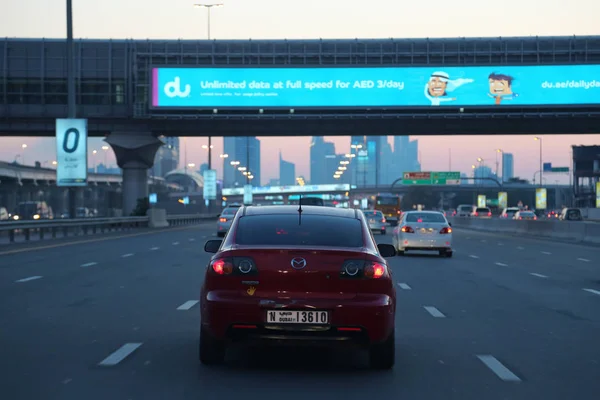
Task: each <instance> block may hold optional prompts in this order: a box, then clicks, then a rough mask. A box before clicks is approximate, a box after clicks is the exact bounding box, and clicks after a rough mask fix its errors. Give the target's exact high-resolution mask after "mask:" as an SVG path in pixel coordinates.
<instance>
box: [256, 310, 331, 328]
mask: <svg viewBox="0 0 600 400" xmlns="http://www.w3.org/2000/svg"><path fill="white" fill-rule="evenodd" d="M267 323H268V324H312V325H328V324H329V312H328V311H296V310H294V311H267Z"/></svg>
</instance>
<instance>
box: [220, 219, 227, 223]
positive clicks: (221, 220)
mask: <svg viewBox="0 0 600 400" xmlns="http://www.w3.org/2000/svg"><path fill="white" fill-rule="evenodd" d="M219 222H227V218H219Z"/></svg>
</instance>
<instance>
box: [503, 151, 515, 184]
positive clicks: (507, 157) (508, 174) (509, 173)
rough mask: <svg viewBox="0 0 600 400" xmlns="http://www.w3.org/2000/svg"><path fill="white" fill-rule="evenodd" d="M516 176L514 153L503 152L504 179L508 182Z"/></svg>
mask: <svg viewBox="0 0 600 400" xmlns="http://www.w3.org/2000/svg"><path fill="white" fill-rule="evenodd" d="M514 177H515V157H514V156H513V154H512V153H502V181H503V182H507V181H509V180H511V179H512V178H514Z"/></svg>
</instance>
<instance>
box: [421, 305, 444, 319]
mask: <svg viewBox="0 0 600 400" xmlns="http://www.w3.org/2000/svg"><path fill="white" fill-rule="evenodd" d="M423 308H424V309H425V310H426V311H427V312H428V313H429V314H431V316H432V317H434V318H446V316H445V315H444V314H442V312H441V311H440V310H438V309H437V308H435V307H433V306H423Z"/></svg>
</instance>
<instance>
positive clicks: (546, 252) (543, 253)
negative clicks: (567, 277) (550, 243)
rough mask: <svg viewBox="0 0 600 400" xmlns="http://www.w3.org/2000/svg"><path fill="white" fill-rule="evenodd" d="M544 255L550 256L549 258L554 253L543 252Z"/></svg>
mask: <svg viewBox="0 0 600 400" xmlns="http://www.w3.org/2000/svg"><path fill="white" fill-rule="evenodd" d="M542 254H546V255H548V256H549V255H550V254H552V253H550V252H549V251H542Z"/></svg>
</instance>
